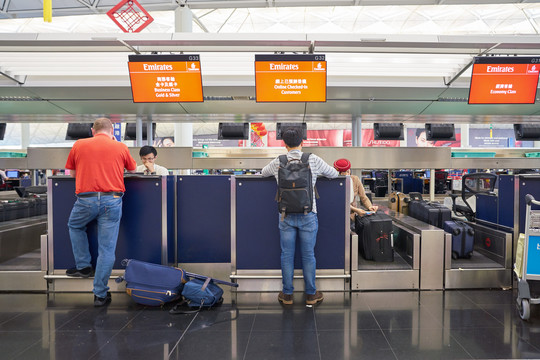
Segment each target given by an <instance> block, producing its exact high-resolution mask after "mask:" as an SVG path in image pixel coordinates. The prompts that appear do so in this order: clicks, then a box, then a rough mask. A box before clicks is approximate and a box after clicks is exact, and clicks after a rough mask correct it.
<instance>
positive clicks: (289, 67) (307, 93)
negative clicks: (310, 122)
mask: <svg viewBox="0 0 540 360" xmlns="http://www.w3.org/2000/svg"><path fill="white" fill-rule="evenodd" d="M255 93H256V99H257V102H325V101H326V60H325V55H255Z"/></svg>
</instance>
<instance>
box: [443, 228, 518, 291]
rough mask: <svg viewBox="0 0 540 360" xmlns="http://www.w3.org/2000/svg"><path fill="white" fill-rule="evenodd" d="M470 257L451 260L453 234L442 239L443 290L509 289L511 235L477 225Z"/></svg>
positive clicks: (510, 283)
mask: <svg viewBox="0 0 540 360" xmlns="http://www.w3.org/2000/svg"><path fill="white" fill-rule="evenodd" d="M467 224H469V225H470V226H471V227H472V228H473V230H474V251H473V255H472V256H471V257H470V258H458V259H453V258H452V235H451V234H446V240H445V261H444V263H445V280H444V284H445V289H467V288H469V289H478V288H503V289H504V288H509V287H511V286H512V233H511V232H508V231H503V230H499V229H496V228H494V227H493V226H496V224H492V226H485V225H481V224H477V223H467ZM501 229H505V227H501Z"/></svg>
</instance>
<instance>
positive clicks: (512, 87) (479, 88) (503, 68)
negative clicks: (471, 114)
mask: <svg viewBox="0 0 540 360" xmlns="http://www.w3.org/2000/svg"><path fill="white" fill-rule="evenodd" d="M539 70H540V57H523V56H504V57H503V56H497V57H495V56H489V57H486V56H481V57H475V58H474V60H473V69H472V76H471V86H470V88H469V104H534V102H535V100H536V90H537V88H538V74H539Z"/></svg>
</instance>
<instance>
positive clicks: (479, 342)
mask: <svg viewBox="0 0 540 360" xmlns="http://www.w3.org/2000/svg"><path fill="white" fill-rule="evenodd" d="M451 334H452V337H453V338H455V339H456V340H457V341H458V342H459V343H460V344H461V346H463V347H464V348H465V349H466V350H467V352H469V353H470V354H471V355H472V356H473V357H475V358H479V359H520V358H529V359H531V358H532V359H538V358H540V349H538V348H536V347H535V346H533V345H531V344H530V343H528V342H527V341H525V340H524V339H523V338H520V334H518V333H514V332H513V331H512V329H507V328H502V327H501V328H477V329H458V330H452V331H451Z"/></svg>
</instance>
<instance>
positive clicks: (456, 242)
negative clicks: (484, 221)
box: [444, 220, 474, 260]
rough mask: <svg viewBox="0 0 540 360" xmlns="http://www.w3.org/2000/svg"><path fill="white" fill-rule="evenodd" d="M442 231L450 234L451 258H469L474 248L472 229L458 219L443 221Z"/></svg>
mask: <svg viewBox="0 0 540 360" xmlns="http://www.w3.org/2000/svg"><path fill="white" fill-rule="evenodd" d="M444 231H446V232H448V233H450V234H452V259H454V260H455V259H458V258H466V259H469V258H470V257H471V256H472V254H473V249H474V229H473V228H472V227H470V226H469V225H467V224H466V223H464V222H463V221H459V220H451V221H445V222H444Z"/></svg>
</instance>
